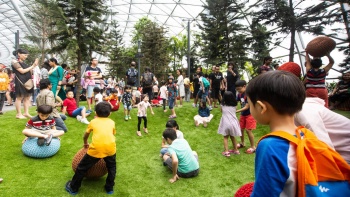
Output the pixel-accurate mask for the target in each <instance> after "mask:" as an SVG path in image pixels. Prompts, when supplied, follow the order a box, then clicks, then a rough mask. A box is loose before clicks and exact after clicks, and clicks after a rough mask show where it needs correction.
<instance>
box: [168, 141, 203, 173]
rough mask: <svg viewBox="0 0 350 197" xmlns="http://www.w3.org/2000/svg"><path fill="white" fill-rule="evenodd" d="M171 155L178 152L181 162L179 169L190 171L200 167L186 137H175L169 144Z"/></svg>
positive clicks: (182, 171)
mask: <svg viewBox="0 0 350 197" xmlns="http://www.w3.org/2000/svg"><path fill="white" fill-rule="evenodd" d="M168 151H169V153H170V155H172V154H174V153H175V154H176V156H177V158H178V161H179V164H178V169H177V171H179V172H181V173H189V172H192V171H194V170H197V169H198V168H199V163H198V161H197V159H196V158H195V157H194V155H193V153H192V149H191V147H190V145H189V144H188V142H187V141H186V140H185V139H175V140H174V141H173V143H172V144H171V145H170V146H169V148H168Z"/></svg>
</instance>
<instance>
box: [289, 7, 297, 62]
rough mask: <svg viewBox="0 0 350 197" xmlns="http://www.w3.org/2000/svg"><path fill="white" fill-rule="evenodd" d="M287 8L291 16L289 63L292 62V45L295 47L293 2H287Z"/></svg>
mask: <svg viewBox="0 0 350 197" xmlns="http://www.w3.org/2000/svg"><path fill="white" fill-rule="evenodd" d="M289 8H290V13H291V16H292V17H293V24H291V30H290V47H289V61H290V62H293V61H294V45H295V31H296V30H295V15H294V9H293V1H292V0H289Z"/></svg>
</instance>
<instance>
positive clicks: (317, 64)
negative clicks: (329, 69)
mask: <svg viewBox="0 0 350 197" xmlns="http://www.w3.org/2000/svg"><path fill="white" fill-rule="evenodd" d="M310 63H311V66H312V68H320V67H321V66H322V60H321V59H318V58H317V59H313V60H311V62H310Z"/></svg>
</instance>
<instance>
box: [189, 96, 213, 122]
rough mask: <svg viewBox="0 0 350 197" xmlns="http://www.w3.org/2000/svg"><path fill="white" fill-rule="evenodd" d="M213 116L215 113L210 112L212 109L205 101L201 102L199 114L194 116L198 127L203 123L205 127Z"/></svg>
mask: <svg viewBox="0 0 350 197" xmlns="http://www.w3.org/2000/svg"><path fill="white" fill-rule="evenodd" d="M212 118H213V114H210V110H209V108H208V107H207V105H206V102H205V101H200V102H199V107H198V114H197V115H195V116H194V118H193V119H194V124H195V125H196V127H198V126H199V125H200V124H203V126H204V127H207V126H208V123H209V122H210V120H211V119H212Z"/></svg>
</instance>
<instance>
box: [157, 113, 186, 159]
mask: <svg viewBox="0 0 350 197" xmlns="http://www.w3.org/2000/svg"><path fill="white" fill-rule="evenodd" d="M165 127H166V128H169V129H174V130H175V131H176V136H177V138H176V139H184V134H183V133H182V132H181V131H180V130H179V129H180V128H179V125H178V124H177V122H176V120H168V122H167V123H166V125H165ZM168 147H169V145H168V144H167V143H166V140H165V139H164V138H162V149H161V150H160V155H159V156H160V157H161V158H163V156H164V154H166V153H167V152H168Z"/></svg>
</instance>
